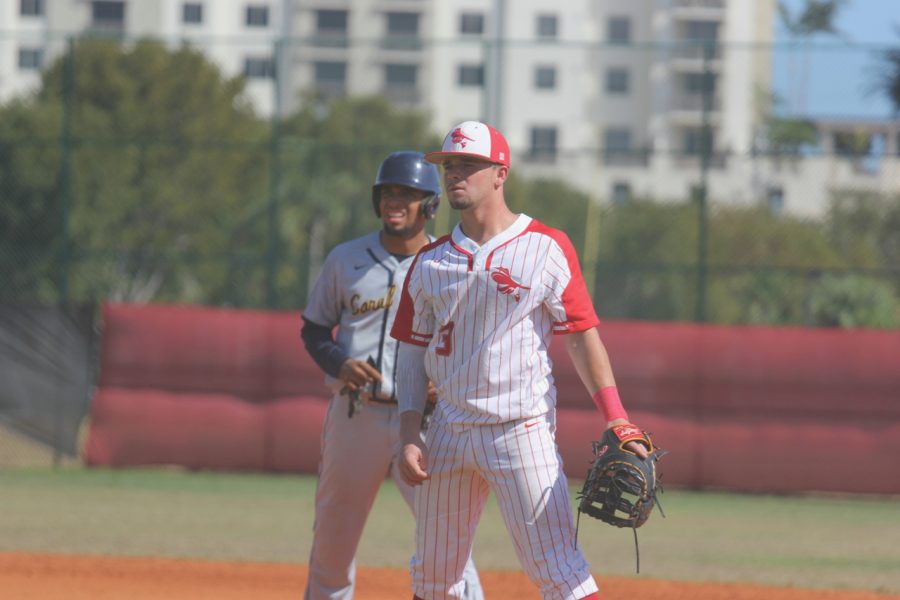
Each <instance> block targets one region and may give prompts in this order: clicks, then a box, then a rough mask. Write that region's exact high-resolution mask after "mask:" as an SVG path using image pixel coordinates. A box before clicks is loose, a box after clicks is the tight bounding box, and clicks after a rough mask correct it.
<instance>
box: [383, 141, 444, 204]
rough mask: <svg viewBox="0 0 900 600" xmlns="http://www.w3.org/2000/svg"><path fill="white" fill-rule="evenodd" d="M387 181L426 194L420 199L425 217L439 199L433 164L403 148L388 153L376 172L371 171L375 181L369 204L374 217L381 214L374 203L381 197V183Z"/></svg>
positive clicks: (437, 182) (386, 182)
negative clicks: (374, 173)
mask: <svg viewBox="0 0 900 600" xmlns="http://www.w3.org/2000/svg"><path fill="white" fill-rule="evenodd" d="M389 184H396V185H405V186H406V187H410V188H413V189H415V190H420V191H422V192H427V193H428V194H430V196H428V197H427V198H425V200H424V201H423V202H422V213H423V214H424V215H425V218H426V219H433V218H434V215H435V213H436V212H437V208H438V204H439V203H440V201H441V182H440V178H439V177H438V170H437V167H435V166H434V165H433V164H431V163H429V162H427V161H426V160H425V155H424V154H422V153H421V152H413V151H410V150H404V151H402V152H394V153H393V154H390V155H388V157H387V158H385V159H384V160H383V161H382V162H381V166H380V167H378V174H377V175H375V185H373V186H372V204H373V205H374V206H375V215H376V216H378V217H381V210H380V209H379V206H378V205H379V202H380V201H381V186H383V185H389Z"/></svg>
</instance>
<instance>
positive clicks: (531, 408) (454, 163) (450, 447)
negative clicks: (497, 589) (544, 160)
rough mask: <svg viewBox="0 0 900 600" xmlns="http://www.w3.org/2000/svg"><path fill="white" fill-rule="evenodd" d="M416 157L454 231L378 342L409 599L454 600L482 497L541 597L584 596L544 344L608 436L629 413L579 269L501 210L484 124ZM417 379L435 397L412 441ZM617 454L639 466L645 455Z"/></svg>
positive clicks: (413, 277)
mask: <svg viewBox="0 0 900 600" xmlns="http://www.w3.org/2000/svg"><path fill="white" fill-rule="evenodd" d="M426 160H428V161H431V162H434V163H438V164H440V165H441V166H442V167H443V183H444V187H445V191H446V192H447V197H448V200H449V201H450V204H451V206H452V207H453V208H455V209H458V210H459V211H460V223H459V225H457V226H456V227H455V229H454V230H453V232H452V233H451V234H450V235H447V236H445V237H442V238H440V239H439V240H437V241H435V242H433V243H431V244H429V245H427V246H425V247H424V248H422V250H420V251H419V253H418V255H417V256H416V258H415V262H414V264H413V265H412V267H411V268H410V270H409V272H408V274H407V277H406V281H405V283H404V287H403V291H402V293H401V296H400V306H399V309H398V314H397V318H396V320H395V322H394V327H393V329H392V332H391V335H392V336H393V337H395V338H397V339H398V340H399V341H401V342H402V343H401V345H400V352H399V368H398V371H399V378H398V384H399V401H400V411H401V438H402V449H401V456H400V458H399V461H400V471H401V475H402V476H403V478H404V479H405V480H406V481H407V482H408V483H410V484H411V485H417V486H418V485H420V486H421V487H420V488H419V492H418V494H417V495H416V502H417V504H416V521H417V528H416V555H415V557H414V559H413V563H412V569H411V570H412V578H413V591H414V594H415V596H414V597H415V598H417V599H421V600H434V599H444V598H460V597H462V592H463V589H464V581H463V578H462V573H463V567H464V565H465V564H466V559H467V557H468V556H469V554H470V552H471V548H472V543H473V539H474V535H475V528H476V526H477V523H478V520H479V518H480V516H481V512H482V509H483V508H484V505H485V502H486V500H487V497H488V493H489V492H490V491H493V492H494V494H495V496H496V498H497V502H498V505H499V507H500V509H501V512H502V514H503V519H504V522H505V524H506V527H507V529H508V531H509V533H510V535H511V537H512V540H513V545H514V547H515V550H516V553H517V555H518V558H519V561H520V562H521V564H522V566H523V567H524V569H525V571H526V572H527V574H528V576H529V577H530V578H531V580H532V581H534V583H535V584H536V585H537V586H538V587H539V588H540V591H541V594H542V595H543V597H544V598H548V599H551V598H552V599H555V600H575V599H583V598H598V597H599V596H598V595H597V589H598V588H597V584H596V583H595V581H594V579H593V577H592V576H591V573H590V570H589V567H588V564H587V562H586V561H585V559H584V556H583V555H582V553H581V550H580V549H579V548H578V546H577V545H576V543H575V535H574V533H575V532H574V525H573V519H572V508H571V506H570V503H569V495H568V487H567V482H566V478H565V475H564V474H563V470H562V464H561V459H560V456H559V453H558V451H557V447H556V440H555V429H556V428H555V404H556V394H555V387H554V384H553V377H552V375H551V362H550V359H549V356H548V346H549V343H550V338H551V334H564V339H565V343H566V346H567V349H568V351H569V354H570V356H571V358H572V360H573V361H574V363H575V366H576V369H577V371H578V373H579V375H580V377H581V379H582V381H583V382H584V384H585V386H586V388H587V390H588V392H589V393H590V394H591V396H592V398H593V399H594V402H595V404H596V405H597V407H598V409H599V410H601V411H602V412H603V414H604V415H605V418H606V421H607V423H608V426H609V427H612V426H614V425H619V424H625V423H628V417H627V414H626V412H625V410H624V408H623V407H622V404H621V401H620V400H619V397H618V392H617V390H616V387H615V379H614V378H613V373H612V368H611V366H610V363H609V358H608V356H607V353H606V350H605V347H604V346H603V343H602V341H601V339H600V336H599V334H598V333H597V329H596V325H598V323H599V321H598V319H597V316H596V314H595V312H594V308H593V304H592V302H591V299H590V297H589V296H588V293H587V289H586V286H585V284H584V280H583V278H582V275H581V269H580V267H579V264H578V258H577V256H576V254H575V251H574V249H573V247H572V244H571V242H570V241H569V239H568V237H567V236H566V235H565V234H564V233H563V232H561V231H559V230H556V229H553V228H551V227H548V226H546V225H544V224H542V223H540V222H538V221H536V220H534V219H532V218H530V217H528V216H526V215H517V214H514V213H512V212H511V211H510V210H509V208H508V207H507V205H506V201H505V199H504V196H503V184H504V182H505V181H506V178H507V175H508V172H509V165H510V156H509V146H508V144H507V143H506V140H505V139H504V138H503V136H502V135H501V134H500V133H499V132H498V131H496V130H495V129H494V128H492V127H490V126H488V125H486V124H484V123H480V122H476V121H467V122H464V123H461V124H459V125H458V126H456V127H454V128H453V129H452V130H451V131H450V133H449V134H448V135H447V137H446V139H445V140H444V144H443V147H442V149H441V151H440V152H432V153H429V154H426ZM429 379H430V380H431V381H433V382H434V385H435V386H436V387H437V392H438V401H437V410H436V412H435V414H434V417H433V419H432V422H431V426H430V427H429V428H428V430H427V436H426V440H425V441H424V442H423V441H422V439H421V437H420V427H419V423H420V422H421V415H422V410H423V407H424V400H423V395H424V393H425V389H426V386H427V385H428V380H429ZM629 444H631V445H632V449H633V450H634V451H635V452H637V453H638V454H639V455H640V456H642V457H646V450H645V449H644V447H643V446H640V445H639V444H637V443H636V442H629Z"/></svg>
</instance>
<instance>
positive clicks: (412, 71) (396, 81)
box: [384, 64, 419, 87]
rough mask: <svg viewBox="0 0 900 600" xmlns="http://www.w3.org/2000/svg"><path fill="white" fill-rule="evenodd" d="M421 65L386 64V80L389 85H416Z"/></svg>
mask: <svg viewBox="0 0 900 600" xmlns="http://www.w3.org/2000/svg"><path fill="white" fill-rule="evenodd" d="M418 70H419V67H418V66H417V65H399V64H387V65H384V81H385V83H387V84H388V86H392V85H396V86H400V87H413V86H415V85H416V80H417V75H418Z"/></svg>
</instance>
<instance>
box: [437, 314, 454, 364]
mask: <svg viewBox="0 0 900 600" xmlns="http://www.w3.org/2000/svg"><path fill="white" fill-rule="evenodd" d="M438 337H439V338H440V340H441V344H440V345H439V346H438V347H437V348H436V349H435V351H434V352H435V354H437V355H438V356H450V353H451V352H453V321H450V322H449V323H447V324H446V325H444V326H443V327H441V328H440V329H439V330H438Z"/></svg>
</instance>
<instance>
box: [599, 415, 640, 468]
mask: <svg viewBox="0 0 900 600" xmlns="http://www.w3.org/2000/svg"><path fill="white" fill-rule="evenodd" d="M616 425H628V421H627V420H625V419H613V420H612V421H610V422H609V423H607V424H606V428H607V429H610V428H611V427H615V426H616ZM623 448H624V449H625V450H628V451H630V452H632V453H634V454H636V455H637V456H638V458H640V459H641V460H644V459H646V458H647V457H648V456H650V449H649V448H647V447H646V446H645V445H644V444H642V443H640V442H634V441H632V442H628V443H626V444H625V445H624V446H623Z"/></svg>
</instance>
